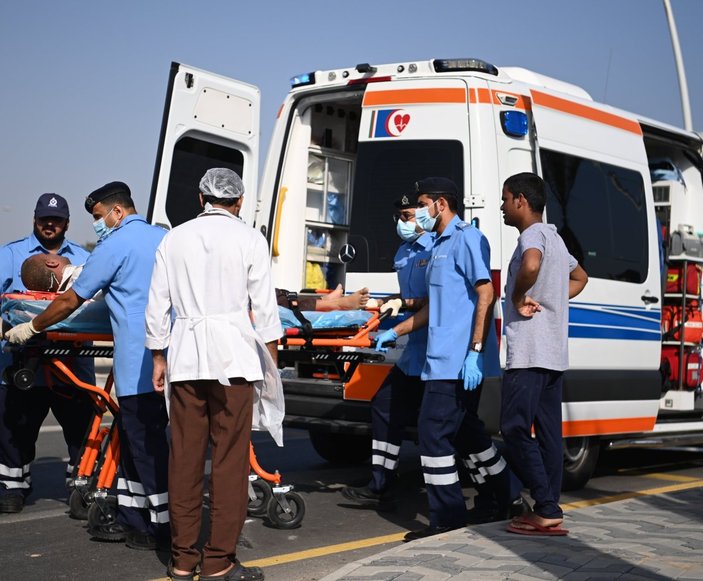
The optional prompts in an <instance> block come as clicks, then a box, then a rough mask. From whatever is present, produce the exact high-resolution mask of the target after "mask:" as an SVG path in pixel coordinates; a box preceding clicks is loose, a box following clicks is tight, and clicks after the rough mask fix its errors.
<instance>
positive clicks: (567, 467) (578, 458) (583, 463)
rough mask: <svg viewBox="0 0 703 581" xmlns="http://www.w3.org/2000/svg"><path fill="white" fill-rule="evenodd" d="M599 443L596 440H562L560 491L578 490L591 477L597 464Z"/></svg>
mask: <svg viewBox="0 0 703 581" xmlns="http://www.w3.org/2000/svg"><path fill="white" fill-rule="evenodd" d="M599 454H600V442H599V441H598V438H592V437H591V438H589V437H585V436H584V437H578V438H564V471H563V475H562V483H561V489H562V490H564V491H567V490H579V489H580V488H583V487H584V486H585V485H586V483H587V482H588V481H589V480H590V478H591V476H593V472H594V471H595V469H596V464H598V456H599Z"/></svg>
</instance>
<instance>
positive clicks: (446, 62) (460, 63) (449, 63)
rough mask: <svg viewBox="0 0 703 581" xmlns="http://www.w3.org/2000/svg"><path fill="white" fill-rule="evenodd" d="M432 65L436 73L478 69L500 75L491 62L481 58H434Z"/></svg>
mask: <svg viewBox="0 0 703 581" xmlns="http://www.w3.org/2000/svg"><path fill="white" fill-rule="evenodd" d="M432 66H434V70H435V72H436V73H451V72H455V71H476V72H479V73H486V74H488V75H495V76H498V69H497V68H496V67H494V66H493V65H492V64H491V63H487V62H486V61H482V60H480V59H434V60H433V61H432Z"/></svg>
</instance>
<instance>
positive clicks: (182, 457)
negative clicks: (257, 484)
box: [168, 378, 253, 575]
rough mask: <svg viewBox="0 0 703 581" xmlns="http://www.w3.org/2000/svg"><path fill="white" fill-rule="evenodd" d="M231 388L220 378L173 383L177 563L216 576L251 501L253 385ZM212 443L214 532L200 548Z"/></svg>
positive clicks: (171, 473)
mask: <svg viewBox="0 0 703 581" xmlns="http://www.w3.org/2000/svg"><path fill="white" fill-rule="evenodd" d="M230 381H231V384H232V385H231V387H226V386H224V385H221V384H220V383H219V382H218V381H214V380H199V381H192V382H176V383H174V384H173V385H172V386H171V387H172V389H171V454H170V457H169V467H168V504H169V513H170V517H171V553H172V557H173V563H174V566H175V567H176V568H178V569H184V570H186V571H193V570H194V569H195V566H196V565H197V564H198V563H200V564H201V574H202V575H213V574H215V573H217V572H219V571H222V570H223V569H226V568H227V567H229V566H230V563H231V560H230V558H234V555H235V552H236V546H237V539H238V538H239V534H240V533H241V531H242V527H243V526H244V519H245V518H246V514H247V504H248V502H249V498H248V494H247V490H248V476H249V441H250V439H251V417H252V403H253V388H252V386H251V384H249V383H247V382H246V381H244V380H243V379H241V378H237V379H231V380H230ZM208 442H211V443H212V454H211V459H212V473H211V475H210V487H209V490H210V523H211V524H210V535H209V538H208V539H207V542H206V544H205V546H204V547H203V550H202V556H201V553H200V551H198V549H197V548H196V543H197V542H198V536H199V534H200V527H201V514H202V501H203V482H204V479H205V460H206V455H207V448H208Z"/></svg>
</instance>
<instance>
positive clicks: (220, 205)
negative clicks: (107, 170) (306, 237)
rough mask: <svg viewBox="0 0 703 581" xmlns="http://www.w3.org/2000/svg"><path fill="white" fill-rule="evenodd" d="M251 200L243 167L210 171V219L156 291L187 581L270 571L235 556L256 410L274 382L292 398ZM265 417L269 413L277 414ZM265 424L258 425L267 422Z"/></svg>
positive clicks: (206, 198) (197, 221)
mask: <svg viewBox="0 0 703 581" xmlns="http://www.w3.org/2000/svg"><path fill="white" fill-rule="evenodd" d="M243 194H244V185H243V184H242V181H241V179H240V178H239V176H238V175H237V174H236V173H235V172H233V171H232V170H230V169H225V168H214V169H210V170H208V171H207V172H206V173H205V175H204V176H203V178H202V180H201V181H200V203H201V204H202V205H203V207H204V211H203V213H202V214H200V215H199V216H198V217H197V218H194V219H193V220H190V221H189V222H186V223H184V224H182V225H180V226H178V227H176V228H174V229H173V230H171V232H169V233H168V234H167V235H166V236H165V238H164V239H163V241H162V243H161V244H160V245H159V248H158V250H157V253H156V263H155V265H154V272H153V276H152V279H151V288H150V290H149V305H148V307H147V312H146V330H147V338H146V346H147V347H148V348H149V349H151V350H152V355H153V360H154V376H153V381H154V389H155V390H156V391H164V390H165V391H166V392H167V393H166V396H167V397H170V417H171V434H172V439H171V454H170V460H169V462H170V464H169V479H168V488H169V511H170V517H171V532H172V544H171V562H170V563H169V568H168V574H169V575H170V576H171V577H172V578H173V579H175V580H178V581H184V580H188V579H193V574H194V572H195V569H196V566H197V565H198V564H200V579H201V580H203V581H212V580H215V579H217V580H229V579H247V580H258V579H263V578H264V574H263V572H262V570H261V569H259V568H258V567H244V566H242V564H241V563H240V562H239V561H238V560H236V559H235V558H234V555H235V552H236V543H237V539H238V538H239V534H240V532H241V529H242V526H243V525H244V519H245V517H246V511H247V502H248V496H247V483H248V474H249V463H248V461H249V441H250V431H251V429H252V406H255V405H256V401H257V396H262V395H263V397H264V398H266V397H267V394H266V393H263V394H262V393H261V392H260V391H259V389H260V386H261V384H262V380H263V379H264V376H265V375H266V377H267V379H270V378H271V377H273V381H272V382H271V381H267V382H266V383H265V384H264V385H265V388H264V390H265V391H266V390H268V392H269V395H271V390H272V389H273V391H274V393H273V399H274V400H277V401H282V392H281V391H280V379H279V378H278V374H277V373H276V371H275V361H276V359H277V341H278V339H279V338H280V337H281V336H282V335H283V330H282V328H281V323H280V320H279V317H278V307H277V305H276V297H275V292H274V287H273V283H272V281H271V273H270V267H269V253H268V247H267V245H266V240H265V239H264V237H263V236H262V235H261V234H260V233H259V232H258V231H257V230H254V229H253V228H251V227H249V226H247V225H246V224H245V223H244V222H242V221H241V220H239V219H238V218H236V217H235V216H236V213H237V211H238V209H239V207H240V206H241V204H242V195H243ZM250 307H251V311H253V315H254V320H255V325H256V328H254V326H253V325H252V323H251V319H250V316H249V311H250ZM166 348H168V354H167V355H166V352H165V350H166ZM271 371H273V373H271ZM272 385H273V387H272ZM169 391H170V394H169V393H168V392H169ZM274 407H275V406H274ZM256 411H257V412H258V411H262V413H261V416H266V415H267V413H269V412H270V411H271V409H270V407H269V408H268V411H267V409H266V406H265V405H264V406H263V407H261V406H259V407H257V410H256ZM274 412H275V417H274V418H273V420H272V423H273V424H275V425H274V426H273V427H269V431H271V433H272V435H273V436H274V438H277V439H278V440H280V422H281V420H282V417H283V413H282V409H277V410H274ZM259 415H260V414H259V413H256V414H255V415H254V422H255V423H257V422H259V420H261V419H263V418H260V417H259ZM269 420H270V418H269ZM272 428H276V429H277V430H278V432H277V430H276V429H272ZM208 441H211V442H212V474H211V477H210V519H211V528H210V536H209V538H208V540H207V542H206V544H205V546H204V547H203V549H202V553H201V552H200V551H199V550H198V549H197V548H196V543H197V541H198V536H199V533H200V526H201V517H200V515H201V503H202V487H203V480H204V471H205V459H206V452H207V445H208ZM279 443H280V441H279Z"/></svg>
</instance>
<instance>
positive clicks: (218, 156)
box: [166, 137, 244, 227]
mask: <svg viewBox="0 0 703 581" xmlns="http://www.w3.org/2000/svg"><path fill="white" fill-rule="evenodd" d="M212 167H227V168H229V169H232V170H234V171H236V172H237V173H238V174H239V175H240V176H241V177H244V176H242V168H243V167H244V156H243V155H242V152H241V151H238V150H236V149H231V148H229V147H224V146H222V145H217V144H215V143H208V142H207V141H203V140H201V139H196V138H195V137H184V138H183V139H181V140H179V141H178V143H176V147H175V148H174V150H173V161H172V163H171V175H170V176H169V178H168V192H167V193H166V215H167V216H168V220H169V222H170V223H171V227H175V226H178V225H179V224H182V223H183V222H186V221H188V220H190V219H191V218H195V216H197V215H198V214H199V213H200V212H201V211H202V208H201V207H200V202H199V201H198V191H199V190H198V184H199V183H200V178H202V177H203V174H204V173H205V172H206V171H207V170H208V169H210V168H212Z"/></svg>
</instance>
